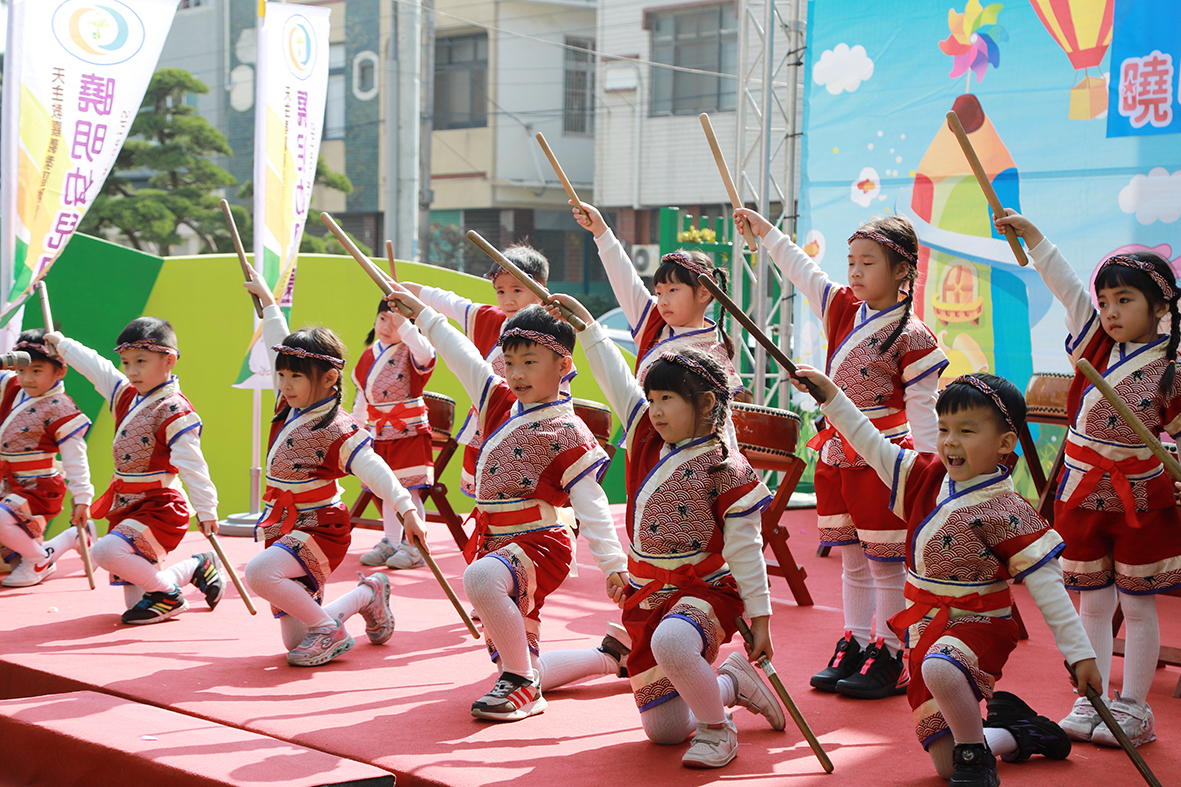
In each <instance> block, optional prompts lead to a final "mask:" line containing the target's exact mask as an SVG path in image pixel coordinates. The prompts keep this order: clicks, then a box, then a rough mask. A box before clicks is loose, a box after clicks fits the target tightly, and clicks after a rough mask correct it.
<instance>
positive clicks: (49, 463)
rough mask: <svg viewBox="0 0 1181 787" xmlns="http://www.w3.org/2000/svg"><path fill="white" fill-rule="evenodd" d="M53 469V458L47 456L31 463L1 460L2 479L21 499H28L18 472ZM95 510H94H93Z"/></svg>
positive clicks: (0, 474) (0, 471) (0, 472)
mask: <svg viewBox="0 0 1181 787" xmlns="http://www.w3.org/2000/svg"><path fill="white" fill-rule="evenodd" d="M52 467H53V457H52V456H46V457H42V458H41V459H34V460H33V461H31V462H6V461H4V460H2V459H0V478H3V479H4V480H5V481H7V482H8V488H9V490H10V491H12V492H13V493H14V494H18V495H20V496H21V497H28V495H26V494H24V492H23V490H24V486H23V485H22V484H21V482H20V479H19V478H17V475H16V471H17V470H49V469H51V468H52ZM92 510H93V509H92Z"/></svg>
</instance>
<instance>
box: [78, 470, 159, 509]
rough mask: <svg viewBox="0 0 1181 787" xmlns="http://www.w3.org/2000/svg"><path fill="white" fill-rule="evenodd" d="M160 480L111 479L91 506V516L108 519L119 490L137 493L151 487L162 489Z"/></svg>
mask: <svg viewBox="0 0 1181 787" xmlns="http://www.w3.org/2000/svg"><path fill="white" fill-rule="evenodd" d="M160 488H161V484H160V482H159V481H124V480H123V479H122V478H116V479H114V480H113V481H111V485H110V486H108V487H107V491H105V492H103V493H102V496H101V497H99V499H98V500H95V501H94V504H93V505H91V506H90V516H91V517H93V518H94V519H106V518H107V514H109V513H111V504H112V503H114V502H115V495H117V494H118V493H119V492H126V493H128V494H131V495H133V494H136V493H138V492H147V491H148V490H150V489H160Z"/></svg>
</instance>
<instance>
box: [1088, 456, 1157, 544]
mask: <svg viewBox="0 0 1181 787" xmlns="http://www.w3.org/2000/svg"><path fill="white" fill-rule="evenodd" d="M1066 455H1067V456H1069V457H1070V458H1072V459H1077V460H1079V461H1080V462H1086V463H1087V464H1089V465H1091V469H1090V470H1088V471H1087V472H1086V475H1084V476H1083V477H1082V479H1081V480H1080V481H1079V482H1078V486H1076V487H1075V488H1074V492H1072V493H1071V495H1070V497H1069V498H1068V499H1067V500H1066V507H1067V508H1074V507H1075V506H1077V505H1079V504H1080V503H1082V502H1083V500H1084V499H1085V498H1086V496H1087V495H1089V494H1090V493H1091V491H1092V490H1094V489H1095V487H1096V486H1098V484H1099V482H1100V481H1101V480H1103V476H1104V475H1110V476H1111V485H1112V486H1113V487H1114V488H1115V493H1116V494H1117V495H1118V496H1119V499H1120V502H1122V503H1123V504H1124V513H1125V514H1126V515H1127V522H1128V526H1129V527H1140V520H1139V519H1138V518H1137V517H1136V495H1135V494H1134V493H1133V492H1132V485H1131V483H1129V482H1128V476H1127V473H1132V474H1133V475H1139V474H1141V473H1147V472H1148V471H1150V470H1152V469H1154V468H1157V467H1160V460H1159V459H1157V458H1156V457H1155V456H1154V457H1152V458H1151V459H1137V458H1135V457H1132V456H1130V457H1128V458H1127V459H1121V460H1120V461H1118V462H1116V461H1114V460H1112V459H1108V458H1107V457H1106V456H1104V455H1103V454H1101V453H1099V452H1098V451H1096V450H1094V449H1093V448H1089V447H1087V446H1085V445H1078V444H1076V443H1072V442H1069V441H1067V443H1066Z"/></svg>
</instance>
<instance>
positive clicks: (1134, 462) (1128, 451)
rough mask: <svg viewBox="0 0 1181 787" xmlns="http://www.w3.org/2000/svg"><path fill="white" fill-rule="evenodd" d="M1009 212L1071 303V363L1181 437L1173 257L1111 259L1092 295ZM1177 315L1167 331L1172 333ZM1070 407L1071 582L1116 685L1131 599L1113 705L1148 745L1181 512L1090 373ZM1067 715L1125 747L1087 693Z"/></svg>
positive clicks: (1180, 571) (1058, 510)
mask: <svg viewBox="0 0 1181 787" xmlns="http://www.w3.org/2000/svg"><path fill="white" fill-rule="evenodd" d="M1006 213H1007V215H1006V216H1003V217H1000V218H998V219H997V220H996V226H997V228H998V229H1001V230H1002V231H1003V229H1004V228H1006V227H1011V228H1013V229H1014V230H1015V231H1016V232H1017V234H1018V235H1020V236H1021V237H1022V238H1023V239H1024V240H1025V245H1026V246H1028V247H1029V256H1030V259H1032V260H1033V264H1034V267H1035V268H1036V269H1037V271H1038V273H1040V274H1041V275H1042V278H1043V279H1044V280H1045V282H1046V285H1047V286H1048V287H1049V288H1050V291H1051V292H1052V293H1054V297H1056V298H1057V299H1058V300H1059V301H1061V302H1062V305H1063V306H1065V307H1066V329H1067V331H1068V333H1069V337H1068V338H1067V340H1066V349H1067V352H1068V353H1069V355H1070V360H1071V364H1072V365H1077V363H1078V361H1079V360H1080V359H1084V358H1085V359H1086V360H1087V361H1089V362H1090V363H1091V365H1092V366H1094V367H1095V368H1096V369H1097V370H1098V371H1099V372H1100V373H1101V374H1102V375H1103V376H1104V377H1105V378H1106V379H1107V382H1108V383H1110V384H1111V386H1112V387H1113V388H1114V389H1115V392H1116V393H1117V394H1118V395H1119V397H1120V398H1121V399H1123V400H1124V401H1125V402H1127V403H1128V406H1129V407H1130V408H1131V409H1132V411H1133V412H1134V413H1136V415H1137V417H1138V418H1139V419H1140V420H1141V421H1143V422H1144V425H1145V426H1146V427H1148V429H1149V431H1151V432H1153V433H1154V434H1159V433H1160V432H1168V433H1169V434H1170V435H1173V436H1174V438H1177V437H1181V384H1179V382H1181V381H1178V379H1177V345H1178V340H1179V338H1181V333H1179V331H1181V326H1179V324H1178V323H1179V322H1181V320H1179V319H1178V313H1177V296H1178V291H1177V283H1176V280H1175V278H1174V276H1173V271H1172V270H1171V269H1170V268H1169V265H1168V263H1167V262H1165V260H1163V259H1161V258H1160V257H1159V256H1158V255H1156V254H1154V253H1152V252H1150V251H1140V252H1134V253H1131V254H1117V255H1114V256H1111V257H1108V258H1107V259H1106V260H1104V261H1103V263H1102V264H1101V265H1100V266H1099V270H1098V272H1097V273H1096V275H1095V293H1094V297H1095V301H1092V295H1091V292H1090V290H1089V288H1088V287H1087V286H1086V284H1084V283H1083V282H1082V281H1081V280H1080V279H1079V277H1078V276H1077V275H1076V274H1075V272H1074V269H1073V268H1071V267H1070V264H1069V263H1068V262H1067V261H1066V258H1065V257H1063V255H1062V253H1061V252H1059V251H1058V249H1057V247H1056V246H1054V244H1053V243H1051V242H1050V241H1049V240H1047V239H1046V238H1045V237H1044V236H1043V235H1042V233H1041V232H1040V231H1039V230H1038V228H1037V227H1035V226H1034V225H1033V223H1032V222H1031V221H1029V219H1027V218H1025V217H1024V216H1021V215H1019V214H1017V213H1015V212H1013V211H1011V210H1009V211H1006ZM1096 305H1097V306H1098V308H1096ZM1166 315H1168V320H1169V327H1168V334H1167V335H1162V334H1161V332H1160V329H1161V325H1162V319H1163V318H1165V316H1166ZM1067 412H1068V413H1070V417H1071V424H1070V429H1069V430H1068V431H1067V433H1066V456H1065V461H1064V464H1063V467H1062V475H1061V477H1060V478H1059V479H1058V481H1057V487H1056V489H1057V491H1056V494H1055V497H1056V499H1055V501H1054V527H1055V528H1056V529H1057V530H1058V532H1059V533H1061V534H1062V538H1063V540H1065V542H1066V549H1065V551H1064V552H1063V553H1062V568H1063V571H1064V574H1065V581H1066V587H1067V588H1069V589H1071V590H1079V591H1086V592H1085V593H1082V594H1081V597H1080V602H1079V612H1080V614H1081V616H1082V620H1083V627H1084V628H1085V629H1086V631H1087V636H1088V637H1089V638H1090V640H1091V644H1092V646H1093V647H1094V648H1095V653H1096V654H1097V657H1098V663H1099V669H1100V672H1101V673H1102V675H1103V685H1104V686H1105V687H1106V686H1107V684H1108V678H1109V676H1110V674H1111V660H1112V631H1111V618H1112V615H1113V614H1114V613H1115V609H1116V605H1117V604H1118V605H1119V606H1120V607H1122V608H1123V611H1124V620H1125V622H1126V624H1127V631H1128V637H1127V646H1126V650H1125V654H1124V679H1123V687H1122V691H1121V692H1117V693H1116V694H1115V699H1114V700H1109V701H1108V704H1109V705H1110V706H1111V712H1112V715H1113V716H1114V717H1115V719H1116V721H1117V722H1118V723H1119V725H1120V726H1121V727H1123V729H1124V731H1125V732H1126V733H1127V734H1128V737H1129V738H1130V739H1131V740H1132V742H1133V743H1134V744H1135V745H1137V746H1139V745H1141V744H1143V743H1148V742H1149V741H1152V740H1155V739H1156V732H1155V730H1154V722H1153V716H1152V709H1151V708H1150V707H1149V706H1148V703H1147V702H1146V700H1147V695H1148V691H1149V689H1150V688H1151V686H1152V676H1153V673H1154V672H1155V670H1156V660H1157V657H1158V655H1159V653H1160V629H1159V626H1158V623H1157V616H1156V594H1157V593H1161V592H1163V591H1165V590H1169V589H1170V588H1175V587H1177V586H1179V585H1181V527H1179V526H1181V516H1179V515H1178V510H1177V505H1176V500H1175V499H1174V495H1173V486H1172V484H1171V483H1170V480H1169V475H1168V473H1167V472H1165V469H1164V467H1163V466H1162V465H1161V463H1160V460H1158V459H1157V458H1156V457H1155V456H1153V454H1152V452H1151V451H1150V450H1149V449H1148V447H1147V446H1146V445H1144V444H1143V443H1142V442H1141V441H1140V438H1138V437H1136V434H1135V432H1133V431H1132V430H1131V428H1130V427H1129V426H1128V425H1127V424H1125V423H1124V422H1123V420H1122V418H1120V416H1119V415H1118V414H1117V413H1116V411H1115V408H1113V407H1112V406H1111V404H1110V403H1109V402H1108V401H1107V400H1106V399H1105V398H1104V397H1103V395H1102V394H1100V393H1099V392H1098V391H1096V390H1095V388H1094V387H1092V386H1091V385H1090V384H1089V383H1088V381H1087V379H1086V377H1084V376H1083V375H1082V374H1076V375H1075V378H1074V382H1073V383H1072V384H1071V386H1070V392H1069V394H1068V398H1067ZM1117 593H1118V595H1117ZM1117 599H1118V600H1117ZM1061 724H1062V728H1063V729H1064V730H1066V732H1067V734H1068V735H1070V736H1071V737H1072V738H1074V739H1075V740H1083V741H1087V740H1089V741H1094V742H1095V743H1099V744H1103V745H1105V746H1118V745H1119V744H1118V742H1117V740H1116V738H1115V735H1114V734H1113V733H1112V732H1111V731H1110V730H1109V729H1107V726H1106V725H1105V724H1103V722H1102V721H1101V720H1100V719H1099V716H1098V714H1096V713H1095V711H1094V709H1093V708H1092V707H1091V704H1090V703H1089V702H1088V701H1087V700H1086V699H1085V698H1084V697H1081V696H1080V697H1079V698H1078V699H1077V700H1076V701H1075V703H1074V708H1073V709H1072V710H1071V712H1070V714H1069V715H1068V716H1067V717H1066V718H1065V719H1063V720H1062V722H1061Z"/></svg>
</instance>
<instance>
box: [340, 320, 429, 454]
mask: <svg viewBox="0 0 1181 787" xmlns="http://www.w3.org/2000/svg"><path fill="white" fill-rule="evenodd" d="M434 370H435V362H434V359H433V358H432V359H431V362H430V364H429V365H427V366H425V367H420V366H419V365H418V363H417V362H416V361H415V360H414V358H413V356H412V354H411V351H410V347H409V346H408V345H407V344H406V343H405V342H399V343H398V344H394V345H386V344H382V343H381V342H376V343H374V344H373V345H372V346H371V347H368V348H366V350H365V352H363V353H362V354H361V358H360V359H359V360H358V361H357V365H356V366H355V367H354V368H353V384H354V385H356V386H357V392H358V400H359V401H358V404H359V405H361V404H364V406H365V417H366V426H368V427H369V428H370V429H372V430H373V439H374V440H398V439H400V438H404V437H410V436H412V435H429V434H430V433H431V425H430V422H429V421H428V420H427V408H426V400H425V399H423V398H422V392H423V389H424V388H425V386H426V382H427V380H429V379H430V377H431V372H433V371H434ZM357 410H360V407H358V408H357ZM357 410H355V411H354V416H360V413H359V412H357ZM357 420H361V419H360V417H358V418H357Z"/></svg>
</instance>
